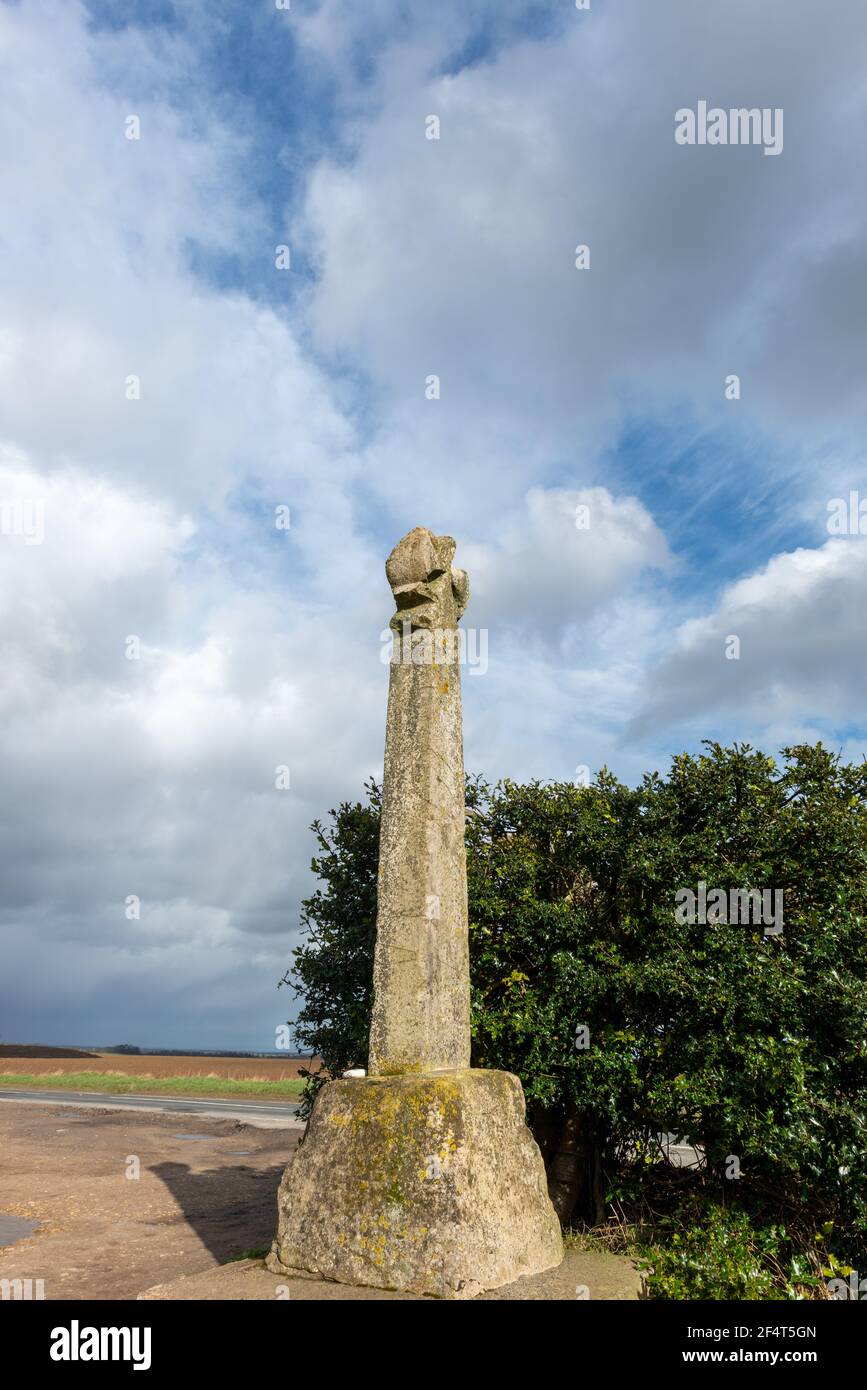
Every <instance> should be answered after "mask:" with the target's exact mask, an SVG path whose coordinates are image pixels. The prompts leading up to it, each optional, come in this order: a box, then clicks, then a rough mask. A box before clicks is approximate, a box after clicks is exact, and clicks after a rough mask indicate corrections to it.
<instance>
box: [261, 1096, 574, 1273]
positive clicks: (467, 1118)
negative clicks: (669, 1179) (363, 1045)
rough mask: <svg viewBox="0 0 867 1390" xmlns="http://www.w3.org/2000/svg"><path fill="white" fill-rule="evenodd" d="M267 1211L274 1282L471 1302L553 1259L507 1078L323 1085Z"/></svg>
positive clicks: (529, 1148) (549, 1213) (537, 1181)
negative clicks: (274, 1218)
mask: <svg viewBox="0 0 867 1390" xmlns="http://www.w3.org/2000/svg"><path fill="white" fill-rule="evenodd" d="M277 1206H278V1227H277V1236H276V1239H275V1241H274V1244H273V1247H272V1250H271V1254H270V1255H269V1256H268V1260H267V1266H268V1268H269V1269H270V1270H271V1271H272V1272H273V1273H276V1274H285V1275H305V1274H306V1275H309V1276H312V1277H314V1278H316V1277H318V1278H325V1279H335V1280H337V1281H338V1282H340V1283H343V1284H356V1285H370V1286H372V1287H374V1288H380V1289H397V1290H403V1291H408V1292H412V1293H419V1294H424V1293H426V1294H435V1295H437V1296H438V1297H441V1298H473V1297H475V1296H476V1295H478V1294H479V1293H481V1292H483V1291H484V1290H485V1289H496V1288H500V1287H501V1286H502V1285H504V1284H508V1283H511V1282H512V1280H514V1279H518V1278H520V1277H521V1276H522V1275H527V1274H538V1273H540V1272H541V1271H543V1270H546V1269H551V1268H552V1267H553V1266H555V1265H557V1264H559V1263H560V1261H561V1260H562V1258H563V1243H562V1240H561V1236H560V1225H559V1222H558V1220H557V1217H556V1215H555V1213H554V1208H553V1207H552V1205H551V1202H550V1199H549V1197H548V1188H547V1184H546V1181H545V1167H544V1164H543V1162H542V1157H541V1154H540V1153H539V1150H538V1148H537V1146H536V1143H535V1141H534V1140H533V1137H532V1135H531V1134H530V1131H529V1130H528V1128H527V1126H526V1123H525V1109H524V1094H523V1091H522V1089H521V1083H520V1081H519V1080H518V1078H517V1077H516V1076H512V1075H510V1073H508V1072H501V1071H460V1072H443V1073H430V1074H426V1075H402V1076H377V1077H365V1078H360V1077H359V1078H351V1079H344V1080H339V1081H330V1082H329V1083H328V1084H327V1085H326V1086H325V1087H324V1088H323V1090H322V1091H321V1092H320V1094H319V1096H318V1097H317V1100H316V1104H315V1106H314V1110H313V1115H312V1118H311V1121H310V1127H309V1130H308V1133H307V1137H306V1139H305V1140H304V1142H303V1144H301V1146H300V1147H299V1149H298V1150H297V1151H296V1153H295V1155H294V1156H293V1158H292V1160H291V1162H290V1163H289V1166H288V1167H287V1169H286V1172H285V1173H284V1175H283V1180H282V1182H281V1184H280V1191H279V1195H278V1199H277Z"/></svg>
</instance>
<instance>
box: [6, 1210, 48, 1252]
mask: <svg viewBox="0 0 867 1390" xmlns="http://www.w3.org/2000/svg"><path fill="white" fill-rule="evenodd" d="M38 1226H39V1222H38V1221H27V1220H25V1218H24V1217H23V1216H13V1215H12V1214H11V1212H6V1211H0V1245H14V1244H15V1242H16V1241H17V1240H23V1239H24V1237H25V1236H32V1235H33V1232H34V1231H35V1230H36V1229H37V1227H38Z"/></svg>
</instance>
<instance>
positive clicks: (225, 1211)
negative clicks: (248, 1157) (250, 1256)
mask: <svg viewBox="0 0 867 1390" xmlns="http://www.w3.org/2000/svg"><path fill="white" fill-rule="evenodd" d="M285 1166H286V1165H285V1163H280V1164H278V1165H276V1166H274V1167H270V1168H251V1167H249V1166H248V1165H247V1164H240V1165H238V1166H224V1167H221V1168H208V1169H206V1170H205V1171H204V1172H193V1171H192V1170H191V1169H190V1168H189V1166H188V1165H187V1164H186V1163H168V1162H167V1163H157V1164H154V1165H152V1166H151V1168H150V1170H149V1171H150V1172H151V1173H153V1174H154V1176H155V1177H158V1178H159V1179H160V1181H161V1182H163V1183H165V1186H166V1188H167V1189H168V1191H169V1193H170V1194H171V1196H172V1198H173V1199H174V1201H175V1202H176V1203H177V1205H178V1207H179V1208H180V1213H181V1216H180V1219H182V1220H183V1221H185V1222H186V1223H187V1225H188V1226H189V1227H190V1228H191V1229H192V1230H193V1231H194V1232H195V1234H196V1235H197V1236H198V1238H199V1240H200V1241H201V1242H202V1244H203V1245H204V1246H205V1248H206V1250H208V1251H209V1253H210V1254H211V1255H213V1257H214V1259H215V1260H216V1261H217V1262H218V1264H225V1262H226V1261H227V1260H231V1259H235V1258H236V1257H237V1256H238V1255H239V1254H242V1253H243V1252H245V1251H248V1250H263V1249H267V1248H270V1245H271V1241H272V1240H273V1238H274V1232H275V1230H276V1228H277V1188H278V1186H279V1184H280V1179H281V1178H282V1176H283V1170H284V1168H285ZM167 1219H169V1220H177V1219H178V1218H177V1217H174V1218H167Z"/></svg>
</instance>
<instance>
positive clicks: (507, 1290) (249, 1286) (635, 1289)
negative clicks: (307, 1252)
mask: <svg viewBox="0 0 867 1390" xmlns="http://www.w3.org/2000/svg"><path fill="white" fill-rule="evenodd" d="M640 1294H641V1276H640V1275H639V1273H638V1271H637V1270H636V1269H635V1267H634V1265H632V1264H630V1262H629V1260H626V1259H623V1258H621V1257H620V1256H619V1255H606V1254H598V1253H596V1252H595V1251H594V1252H587V1251H583V1250H567V1252H566V1255H565V1257H564V1259H563V1260H562V1261H561V1263H560V1264H559V1265H558V1266H557V1267H556V1269H549V1270H545V1272H544V1273H543V1274H534V1275H529V1276H527V1277H525V1278H523V1279H517V1280H515V1282H514V1283H512V1284H507V1285H505V1287H503V1288H500V1289H492V1290H490V1291H489V1292H487V1293H483V1294H480V1295H479V1296H478V1299H477V1300H475V1301H477V1302H485V1301H500V1300H503V1299H511V1300H515V1301H539V1302H584V1301H587V1300H589V1301H590V1302H593V1301H596V1302H600V1301H606V1302H608V1301H612V1300H618V1301H628V1300H633V1299H637V1298H639V1297H640ZM139 1298H140V1299H142V1300H153V1301H160V1300H167V1301H172V1300H179V1301H189V1302H197V1301H199V1300H204V1301H211V1300H224V1301H226V1302H234V1301H237V1300H259V1301H264V1300H271V1301H272V1302H273V1301H275V1300H278V1301H279V1300H281V1299H282V1300H287V1299H288V1300H289V1301H290V1302H294V1303H299V1302H300V1303H307V1302H334V1303H339V1302H352V1303H355V1302H365V1301H367V1302H379V1301H383V1300H393V1299H401V1300H404V1301H410V1302H417V1301H419V1300H421V1299H425V1300H426V1301H429V1299H428V1298H427V1296H426V1295H424V1294H415V1293H406V1292H398V1291H397V1290H394V1289H374V1288H370V1287H358V1286H355V1287H354V1286H352V1285H350V1284H338V1283H335V1282H334V1281H332V1280H326V1279H297V1278H295V1279H290V1278H286V1277H282V1276H280V1275H278V1274H272V1273H271V1271H270V1270H269V1269H266V1267H265V1263H264V1261H263V1260H238V1261H237V1262H236V1263H235V1264H230V1265H222V1266H220V1268H219V1269H208V1270H205V1271H204V1272H203V1273H202V1274H190V1275H187V1276H186V1278H184V1279H175V1280H173V1281H172V1282H171V1283H169V1284H156V1285H154V1287H153V1288H151V1289H147V1290H146V1291H145V1292H144V1293H142V1294H139Z"/></svg>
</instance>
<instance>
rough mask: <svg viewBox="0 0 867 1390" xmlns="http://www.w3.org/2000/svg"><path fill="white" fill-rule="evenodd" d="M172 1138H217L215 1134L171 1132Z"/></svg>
mask: <svg viewBox="0 0 867 1390" xmlns="http://www.w3.org/2000/svg"><path fill="white" fill-rule="evenodd" d="M172 1138H173V1139H217V1138H219V1135H216V1134H173V1135H172Z"/></svg>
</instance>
